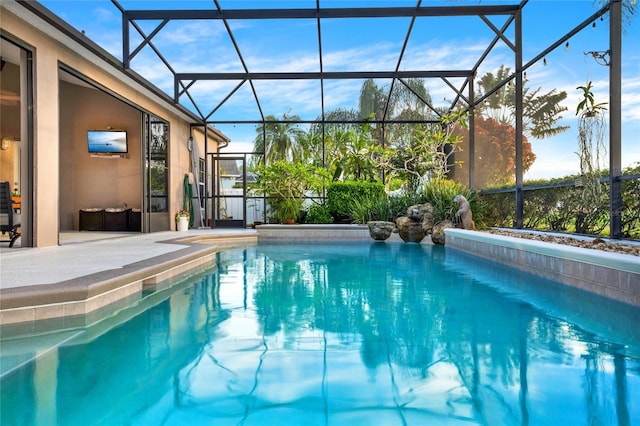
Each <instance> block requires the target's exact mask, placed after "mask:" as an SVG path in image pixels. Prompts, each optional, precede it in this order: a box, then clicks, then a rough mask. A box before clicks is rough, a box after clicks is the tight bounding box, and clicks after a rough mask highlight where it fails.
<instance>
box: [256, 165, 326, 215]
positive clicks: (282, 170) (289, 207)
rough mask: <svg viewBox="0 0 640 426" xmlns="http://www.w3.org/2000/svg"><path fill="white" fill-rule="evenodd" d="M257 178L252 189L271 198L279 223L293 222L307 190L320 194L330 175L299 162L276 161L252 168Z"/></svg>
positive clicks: (318, 168)
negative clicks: (262, 192) (260, 191)
mask: <svg viewBox="0 0 640 426" xmlns="http://www.w3.org/2000/svg"><path fill="white" fill-rule="evenodd" d="M254 171H255V173H256V174H257V176H258V180H257V182H256V183H255V184H254V185H253V186H254V187H255V188H257V189H260V190H262V191H264V192H265V193H266V194H267V195H268V196H269V198H270V205H271V207H272V208H273V210H274V214H275V216H276V218H277V219H278V220H280V221H281V222H284V221H288V220H295V219H296V218H297V215H298V213H299V211H300V210H301V208H302V205H303V202H304V196H305V194H306V193H307V192H308V191H311V192H314V193H316V194H317V193H320V191H321V190H322V186H323V184H324V181H325V180H327V179H328V178H329V174H328V173H327V171H326V170H325V169H324V168H322V167H316V166H313V165H309V164H304V163H301V162H293V163H292V162H288V161H285V160H280V161H276V162H275V163H272V164H269V165H266V166H265V165H260V166H257V167H256V168H255V169H254Z"/></svg>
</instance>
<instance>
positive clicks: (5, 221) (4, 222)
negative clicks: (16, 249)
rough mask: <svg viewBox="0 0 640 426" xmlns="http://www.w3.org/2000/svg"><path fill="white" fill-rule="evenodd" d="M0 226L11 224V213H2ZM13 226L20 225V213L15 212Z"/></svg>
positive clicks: (0, 214)
mask: <svg viewBox="0 0 640 426" xmlns="http://www.w3.org/2000/svg"><path fill="white" fill-rule="evenodd" d="M0 226H9V215H8V214H7V213H0ZM13 226H14V227H18V226H20V214H18V213H13Z"/></svg>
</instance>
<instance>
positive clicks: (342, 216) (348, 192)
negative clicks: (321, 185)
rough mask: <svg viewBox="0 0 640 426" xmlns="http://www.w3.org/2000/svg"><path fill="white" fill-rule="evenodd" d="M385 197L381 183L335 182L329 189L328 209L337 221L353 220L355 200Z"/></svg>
mask: <svg viewBox="0 0 640 426" xmlns="http://www.w3.org/2000/svg"><path fill="white" fill-rule="evenodd" d="M384 195H385V192H384V186H383V185H382V183H381V182H356V181H348V182H333V183H332V184H330V185H329V186H328V187H327V208H328V209H329V212H330V213H331V216H333V218H334V219H336V221H344V220H349V219H353V213H352V209H353V203H354V200H363V199H374V198H377V197H382V196H384Z"/></svg>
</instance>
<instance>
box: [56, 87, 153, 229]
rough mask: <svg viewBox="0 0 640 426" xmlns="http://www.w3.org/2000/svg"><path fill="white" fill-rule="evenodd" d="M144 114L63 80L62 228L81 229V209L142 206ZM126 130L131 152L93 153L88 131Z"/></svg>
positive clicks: (61, 135)
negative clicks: (88, 139)
mask: <svg viewBox="0 0 640 426" xmlns="http://www.w3.org/2000/svg"><path fill="white" fill-rule="evenodd" d="M140 123H141V113H140V112H139V111H137V110H136V109H135V108H132V107H130V106H128V105H126V104H124V103H122V102H120V101H118V100H116V99H114V98H113V97H112V96H109V95H107V94H105V93H103V92H101V91H98V90H95V89H90V88H86V87H82V86H77V85H74V84H69V83H65V82H61V84H60V166H61V168H60V187H61V193H60V230H77V229H78V211H79V210H80V209H82V208H88V207H98V208H108V207H124V204H125V203H126V204H127V206H128V207H130V208H141V201H142V169H141V161H140V153H141V147H140V135H141V125H140ZM108 127H111V128H113V129H118V130H125V131H126V132H127V139H128V151H129V152H128V153H127V154H126V155H124V156H122V157H120V156H117V157H103V156H92V155H91V154H89V152H88V150H87V130H94V129H96V130H104V129H107V128H108Z"/></svg>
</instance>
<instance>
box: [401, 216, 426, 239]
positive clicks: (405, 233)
mask: <svg viewBox="0 0 640 426" xmlns="http://www.w3.org/2000/svg"><path fill="white" fill-rule="evenodd" d="M396 226H397V227H398V234H399V235H400V238H402V240H403V241H404V242H405V243H419V242H421V241H422V240H423V239H424V237H426V236H427V233H426V232H424V230H423V229H422V222H421V221H415V220H412V219H410V218H408V217H406V216H402V217H399V218H397V219H396Z"/></svg>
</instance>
